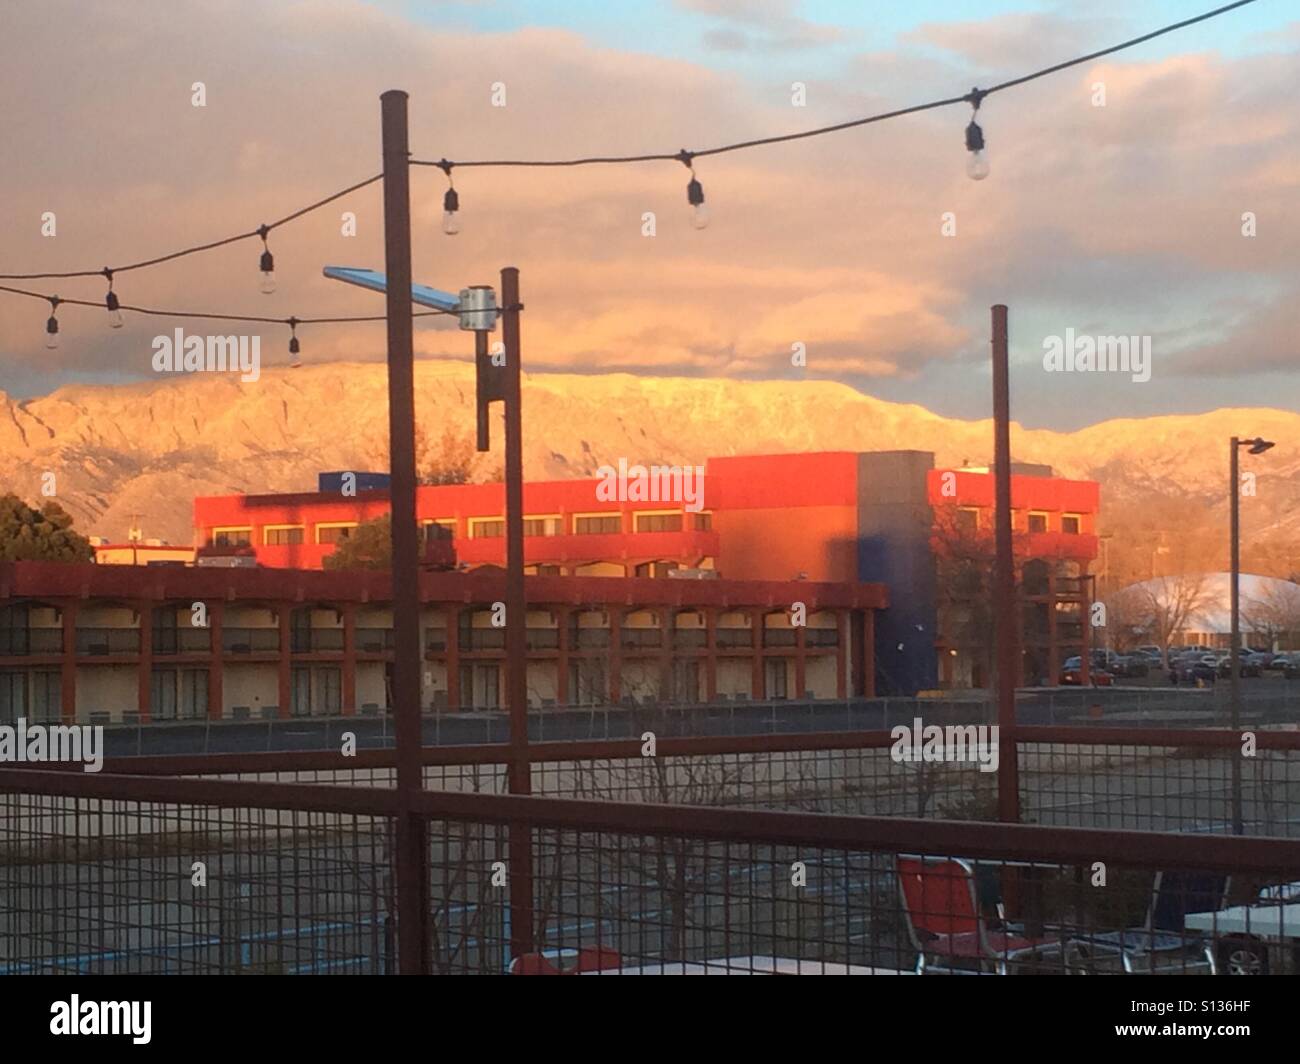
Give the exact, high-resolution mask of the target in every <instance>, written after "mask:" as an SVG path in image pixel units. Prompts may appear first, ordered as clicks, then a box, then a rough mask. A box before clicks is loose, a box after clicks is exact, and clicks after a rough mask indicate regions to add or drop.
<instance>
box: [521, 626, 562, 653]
mask: <svg viewBox="0 0 1300 1064" xmlns="http://www.w3.org/2000/svg"><path fill="white" fill-rule="evenodd" d="M527 632H528V649H529V650H556V649H558V648H559V645H560V632H559V629H558V628H529V629H527Z"/></svg>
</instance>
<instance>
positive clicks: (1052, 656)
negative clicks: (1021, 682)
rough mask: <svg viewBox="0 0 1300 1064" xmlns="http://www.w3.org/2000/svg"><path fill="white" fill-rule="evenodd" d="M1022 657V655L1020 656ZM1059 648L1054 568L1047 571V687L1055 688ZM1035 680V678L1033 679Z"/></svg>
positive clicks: (1058, 667)
mask: <svg viewBox="0 0 1300 1064" xmlns="http://www.w3.org/2000/svg"><path fill="white" fill-rule="evenodd" d="M1022 656H1023V655H1022ZM1060 661H1061V648H1060V646H1059V644H1058V643H1057V631H1056V566H1055V564H1053V565H1052V567H1051V568H1049V569H1048V570H1047V685H1048V686H1049V687H1055V686H1056V678H1057V676H1058V675H1059V674H1060ZM1034 679H1035V680H1036V679H1037V677H1034Z"/></svg>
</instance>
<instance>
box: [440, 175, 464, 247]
mask: <svg viewBox="0 0 1300 1064" xmlns="http://www.w3.org/2000/svg"><path fill="white" fill-rule="evenodd" d="M453 165H454V164H452V163H449V162H447V160H446V159H441V160H439V162H438V169H440V170H441V171H442V172H443V173H444V174H446V175H447V191H446V192H445V193H443V197H442V231H443V232H444V233H445V234H446V235H447V236H455V235H456V234H457V233H459V232H460V218H459V216H458V214H457V212H458V211H459V210H460V194H459V193H458V192H457V191H456V186H455V184H454V183H453V182H452V180H451V168H452V166H453Z"/></svg>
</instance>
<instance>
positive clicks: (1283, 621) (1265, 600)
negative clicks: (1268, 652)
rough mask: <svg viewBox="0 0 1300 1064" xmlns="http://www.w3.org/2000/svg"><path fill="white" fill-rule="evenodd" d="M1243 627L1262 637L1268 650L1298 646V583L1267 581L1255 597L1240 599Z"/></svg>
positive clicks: (1299, 609) (1299, 612)
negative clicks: (1268, 647)
mask: <svg viewBox="0 0 1300 1064" xmlns="http://www.w3.org/2000/svg"><path fill="white" fill-rule="evenodd" d="M1241 612H1242V618H1243V620H1244V622H1245V624H1244V625H1243V627H1246V628H1248V629H1251V630H1253V631H1255V632H1257V633H1259V634H1260V635H1262V636H1264V637H1265V638H1266V639H1267V640H1268V643H1269V646H1270V647H1277V646H1282V645H1283V644H1285V645H1286V646H1287V647H1288V648H1295V647H1296V646H1297V645H1298V644H1300V584H1294V583H1288V582H1284V581H1271V580H1270V581H1268V582H1266V583H1265V584H1264V585H1263V587H1262V588H1261V590H1260V593H1259V595H1257V596H1249V597H1248V596H1243V597H1242V602H1241Z"/></svg>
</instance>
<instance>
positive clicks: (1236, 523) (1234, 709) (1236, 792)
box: [1228, 436, 1242, 835]
mask: <svg viewBox="0 0 1300 1064" xmlns="http://www.w3.org/2000/svg"><path fill="white" fill-rule="evenodd" d="M1240 448H1241V441H1240V440H1239V439H1238V438H1237V437H1236V436H1233V437H1232V440H1231V441H1230V442H1229V444H1228V450H1229V451H1230V452H1231V454H1230V456H1229V459H1228V470H1229V473H1228V477H1229V480H1230V481H1231V483H1230V484H1229V486H1228V491H1229V493H1230V496H1231V505H1230V506H1229V511H1230V513H1231V515H1232V516H1231V519H1230V520H1231V528H1230V531H1229V533H1228V534H1229V536H1230V537H1231V539H1232V544H1231V554H1232V564H1231V571H1232V575H1231V577H1230V579H1231V581H1232V583H1231V587H1230V591H1229V593H1230V595H1231V598H1232V623H1231V625H1230V626H1229V627H1230V630H1231V633H1232V634H1231V635H1230V636H1229V639H1230V640H1231V644H1230V645H1229V647H1228V712H1229V713H1230V714H1231V720H1232V730H1233V731H1235V732H1239V731H1241V701H1240V699H1241V676H1240V672H1241V653H1240V647H1241V586H1240V585H1241V474H1240V472H1239V469H1238V458H1237V452H1238V451H1239V450H1240ZM1232 833H1233V834H1234V835H1240V834H1241V833H1242V811H1241V749H1240V748H1239V747H1238V748H1237V749H1234V750H1233V753H1232Z"/></svg>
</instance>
